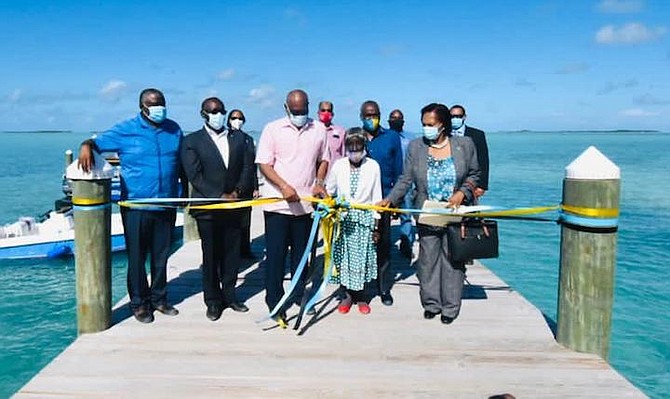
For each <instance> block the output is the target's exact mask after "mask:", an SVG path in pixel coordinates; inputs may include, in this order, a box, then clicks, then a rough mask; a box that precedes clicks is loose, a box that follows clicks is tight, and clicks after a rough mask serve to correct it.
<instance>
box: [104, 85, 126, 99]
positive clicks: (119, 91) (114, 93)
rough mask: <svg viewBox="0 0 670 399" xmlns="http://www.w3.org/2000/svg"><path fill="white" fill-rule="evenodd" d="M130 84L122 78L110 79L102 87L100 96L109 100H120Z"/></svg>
mask: <svg viewBox="0 0 670 399" xmlns="http://www.w3.org/2000/svg"><path fill="white" fill-rule="evenodd" d="M127 87H128V85H127V84H126V82H124V81H122V80H110V81H109V82H107V83H106V84H105V85H104V86H102V88H101V89H100V92H99V94H100V96H101V97H102V98H103V99H104V100H107V101H118V100H119V99H120V98H121V96H122V95H123V94H124V93H125V91H126V88H127Z"/></svg>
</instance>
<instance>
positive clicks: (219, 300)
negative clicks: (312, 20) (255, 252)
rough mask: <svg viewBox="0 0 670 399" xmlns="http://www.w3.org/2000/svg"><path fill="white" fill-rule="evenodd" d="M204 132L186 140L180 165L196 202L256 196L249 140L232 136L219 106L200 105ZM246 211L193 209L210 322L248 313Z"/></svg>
mask: <svg viewBox="0 0 670 399" xmlns="http://www.w3.org/2000/svg"><path fill="white" fill-rule="evenodd" d="M200 115H201V116H202V118H203V119H204V121H205V125H204V126H203V128H202V129H200V130H198V131H197V132H194V133H192V134H190V135H188V136H186V137H185V138H184V142H183V144H182V149H181V160H182V164H183V167H184V171H185V173H186V176H187V177H188V181H189V182H190V183H191V185H192V186H193V190H192V192H191V197H192V198H217V199H218V198H223V199H227V200H231V201H234V200H236V199H237V198H245V197H248V196H249V193H251V192H252V191H253V178H254V176H253V174H254V170H255V164H254V157H253V154H251V153H250V152H249V151H248V150H247V149H248V148H249V145H250V143H249V142H248V140H249V138H248V136H245V135H242V134H229V133H230V131H229V130H227V129H226V126H225V115H226V109H225V106H224V104H223V102H222V101H221V100H219V99H218V98H215V97H210V98H207V99H205V100H204V101H203V102H202V107H201V110H200ZM242 212H243V211H242V210H239V209H228V210H202V209H192V210H191V215H193V217H195V218H196V221H197V224H198V232H199V233H200V238H201V241H202V286H203V294H204V299H205V305H207V313H206V315H207V318H209V319H210V320H212V321H215V320H218V319H219V317H221V313H222V312H223V310H224V309H225V308H226V307H230V308H231V309H233V310H234V311H236V312H246V311H248V310H249V309H248V308H247V307H246V306H245V305H244V304H242V303H240V302H239V301H238V300H237V298H236V296H235V284H236V282H237V268H238V265H239V262H240V236H241V217H242Z"/></svg>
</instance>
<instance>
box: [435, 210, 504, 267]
mask: <svg viewBox="0 0 670 399" xmlns="http://www.w3.org/2000/svg"><path fill="white" fill-rule="evenodd" d="M447 244H448V246H449V257H450V258H451V260H453V261H455V262H467V261H469V260H471V259H486V258H497V257H498V223H497V222H496V221H495V220H486V219H475V218H464V219H463V221H462V222H460V223H451V224H448V225H447Z"/></svg>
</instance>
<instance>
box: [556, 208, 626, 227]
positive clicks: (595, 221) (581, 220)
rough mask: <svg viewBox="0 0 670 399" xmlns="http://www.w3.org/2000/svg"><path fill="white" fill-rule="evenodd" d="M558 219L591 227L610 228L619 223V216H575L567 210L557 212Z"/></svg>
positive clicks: (562, 221)
mask: <svg viewBox="0 0 670 399" xmlns="http://www.w3.org/2000/svg"><path fill="white" fill-rule="evenodd" d="M558 221H559V222H560V223H568V224H572V225H575V226H581V227H591V228H612V227H617V226H618V225H619V218H609V219H602V218H589V217H584V216H576V215H572V214H570V213H567V212H560V211H559V212H558Z"/></svg>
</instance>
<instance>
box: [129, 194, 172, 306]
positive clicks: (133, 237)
mask: <svg viewBox="0 0 670 399" xmlns="http://www.w3.org/2000/svg"><path fill="white" fill-rule="evenodd" d="M176 214H177V212H176V211H175V210H167V211H147V210H138V209H129V208H126V207H121V219H122V220H123V235H124V237H125V240H126V251H127V255H128V278H127V282H128V295H129V296H130V308H131V309H133V310H136V309H137V308H139V307H140V306H145V307H149V306H158V305H164V304H167V260H168V257H169V256H170V245H171V243H172V229H173V228H174V222H175V218H176ZM147 254H148V255H150V265H151V269H150V270H151V286H149V283H148V282H147V271H146V266H145V263H146V260H147Z"/></svg>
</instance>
